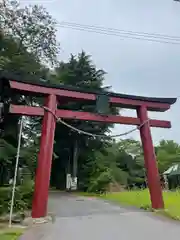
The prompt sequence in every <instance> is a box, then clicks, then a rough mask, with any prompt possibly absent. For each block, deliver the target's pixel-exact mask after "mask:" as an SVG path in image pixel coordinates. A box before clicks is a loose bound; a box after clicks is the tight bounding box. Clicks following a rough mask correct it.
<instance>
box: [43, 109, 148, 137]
mask: <svg viewBox="0 0 180 240" xmlns="http://www.w3.org/2000/svg"><path fill="white" fill-rule="evenodd" d="M42 108H43V109H44V110H45V111H48V112H50V113H51V114H52V115H53V116H54V118H55V119H56V121H57V122H60V123H61V124H63V125H65V126H66V127H68V128H70V129H71V130H73V131H75V132H78V133H79V134H84V135H87V136H90V137H94V138H96V137H100V138H116V137H122V136H126V135H128V134H130V133H132V132H134V131H136V130H139V129H140V128H141V127H143V126H144V125H145V124H146V123H149V119H147V120H146V121H144V122H143V123H142V124H140V125H139V126H138V127H135V128H133V129H131V130H129V131H126V132H124V133H121V134H116V135H111V136H108V135H103V134H93V133H90V132H86V131H83V130H81V129H78V128H76V127H73V126H72V125H70V124H68V123H66V122H64V121H63V120H62V119H61V118H58V117H57V116H56V114H55V113H53V112H52V111H51V109H49V108H47V107H44V106H43V107H42Z"/></svg>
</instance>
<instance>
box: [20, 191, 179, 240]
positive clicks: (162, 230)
mask: <svg viewBox="0 0 180 240" xmlns="http://www.w3.org/2000/svg"><path fill="white" fill-rule="evenodd" d="M49 211H50V212H54V213H55V214H56V216H57V217H56V222H55V223H54V224H49V225H47V224H46V225H43V226H40V227H35V228H34V229H33V231H30V232H29V233H28V234H27V236H26V238H23V239H26V240H40V239H41V240H75V239H78V240H84V239H86V240H90V239H91V240H92V239H93V240H114V239H124V240H129V239H133V240H150V239H151V240H154V239H158V240H170V239H171V238H173V240H176V239H179V237H180V224H179V223H177V222H174V221H171V220H168V219H163V218H159V217H156V216H154V215H153V214H151V213H147V212H143V211H140V210H137V209H133V208H132V209H130V208H129V209H126V208H123V207H120V206H117V205H115V204H110V203H108V202H106V201H102V200H98V199H94V198H84V197H75V196H72V195H68V194H66V195H61V194H58V193H53V194H51V196H50V200H49Z"/></svg>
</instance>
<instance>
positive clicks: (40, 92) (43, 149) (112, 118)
mask: <svg viewBox="0 0 180 240" xmlns="http://www.w3.org/2000/svg"><path fill="white" fill-rule="evenodd" d="M1 80H6V81H1V82H4V86H5V85H7V82H8V84H9V87H10V89H11V91H12V93H16V94H17V93H18V94H21V95H28V94H30V95H36V96H43V97H44V98H45V105H44V106H45V107H46V108H48V109H49V111H45V110H44V109H43V108H42V107H32V106H24V105H14V104H11V105H10V109H9V112H10V113H12V114H18V115H28V116H42V117H43V123H42V135H41V143H40V151H39V156H38V167H37V170H36V177H35V191H34V199H33V204H32V217H33V218H40V217H44V216H46V214H47V202H48V189H49V181H50V173H51V163H52V154H53V144H54V132H55V127H56V119H55V117H54V116H53V114H54V115H56V116H57V117H60V118H64V119H79V120H89V121H98V122H106V123H120V124H126V125H136V126H140V125H141V124H143V123H145V124H144V125H143V126H142V127H141V128H140V135H141V141H142V146H143V151H144V160H145V167H146V170H147V179H148V187H149V191H150V197H151V203H152V208H154V209H163V208H164V202H163V197H162V190H161V184H160V177H159V173H158V168H157V164H156V157H155V153H154V147H153V142H152V137H151V130H150V127H160V128H170V127H171V123H170V122H169V121H163V120H155V119H149V121H148V111H157V112H165V111H167V110H168V109H170V106H171V105H172V104H174V103H175V102H176V98H148V97H140V96H132V95H125V94H117V93H112V92H108V93H106V94H107V95H108V97H109V103H110V104H111V105H112V106H117V107H121V108H127V109H135V110H136V111H137V118H134V117H125V116H119V115H106V116H105V115H99V114H94V113H90V112H82V111H71V110H60V109H57V105H58V104H59V105H61V104H63V103H64V102H68V101H83V102H85V103H88V102H89V103H95V102H96V99H97V96H99V95H102V93H99V92H92V91H88V90H82V89H79V88H74V87H69V86H64V85H53V84H50V83H46V82H40V81H39V82H37V83H33V82H32V81H23V80H21V79H18V78H17V77H12V76H11V77H7V76H6V77H1ZM103 94H105V93H103ZM52 113H53V114H52Z"/></svg>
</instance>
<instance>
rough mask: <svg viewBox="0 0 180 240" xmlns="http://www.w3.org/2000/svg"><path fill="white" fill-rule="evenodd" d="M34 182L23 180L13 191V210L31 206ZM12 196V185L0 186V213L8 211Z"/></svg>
mask: <svg viewBox="0 0 180 240" xmlns="http://www.w3.org/2000/svg"><path fill="white" fill-rule="evenodd" d="M33 191H34V183H33V182H32V181H28V182H24V183H23V185H21V186H18V187H17V188H16V191H15V198H14V209H13V210H14V212H23V211H25V210H28V209H30V208H31V204H32V195H33ZM11 197H12V187H1V188H0V215H2V214H5V213H7V212H9V210H10V204H11Z"/></svg>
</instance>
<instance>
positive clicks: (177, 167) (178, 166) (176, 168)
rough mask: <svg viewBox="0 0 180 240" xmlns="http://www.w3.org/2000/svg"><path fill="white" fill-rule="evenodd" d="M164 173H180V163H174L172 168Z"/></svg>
mask: <svg viewBox="0 0 180 240" xmlns="http://www.w3.org/2000/svg"><path fill="white" fill-rule="evenodd" d="M163 175H168V176H173V175H180V164H174V165H173V166H171V167H170V168H168V169H167V170H166V171H165V172H164V173H163Z"/></svg>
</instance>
